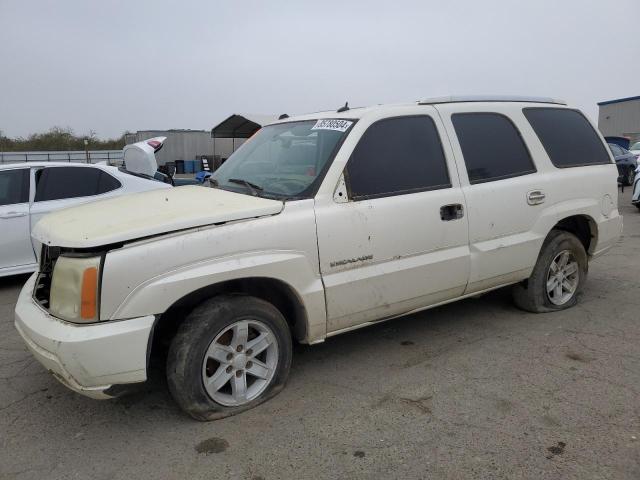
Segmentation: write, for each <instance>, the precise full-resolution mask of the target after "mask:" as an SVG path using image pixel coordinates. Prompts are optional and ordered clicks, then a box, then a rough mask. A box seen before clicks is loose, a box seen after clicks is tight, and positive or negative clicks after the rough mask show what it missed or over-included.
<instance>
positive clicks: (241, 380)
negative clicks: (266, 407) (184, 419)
mask: <svg viewBox="0 0 640 480" xmlns="http://www.w3.org/2000/svg"><path fill="white" fill-rule="evenodd" d="M291 343H292V342H291V334H290V332H289V328H288V326H287V322H286V320H285V319H284V317H283V316H282V314H281V313H280V311H279V310H278V309H276V308H275V307H274V306H273V305H271V304H270V303H267V302H265V301H263V300H260V299H258V298H254V297H248V296H240V295H237V296H221V297H216V298H213V299H211V300H208V301H206V302H204V303H203V304H201V305H200V306H198V307H196V309H194V310H193V312H191V314H189V316H188V317H187V318H186V319H185V321H184V323H183V324H182V325H181V326H180V328H179V329H178V332H177V334H176V336H175V337H174V339H173V341H172V343H171V347H170V348H169V355H168V358H167V380H168V384H169V390H170V391H171V394H172V395H173V397H174V399H175V400H176V402H177V403H178V404H179V405H180V407H181V408H182V409H183V410H184V411H185V412H186V413H188V414H189V415H191V416H192V417H194V418H196V419H198V420H215V419H217V418H222V417H226V416H229V415H234V414H236V413H239V412H242V411H244V410H247V409H249V408H252V407H254V406H256V405H258V404H260V403H262V402H263V401H265V400H267V399H268V398H270V397H272V396H273V395H275V394H276V393H278V392H279V391H280V390H281V389H282V388H283V387H284V385H285V382H286V380H287V377H288V375H289V368H290V366H291V350H292V347H291Z"/></svg>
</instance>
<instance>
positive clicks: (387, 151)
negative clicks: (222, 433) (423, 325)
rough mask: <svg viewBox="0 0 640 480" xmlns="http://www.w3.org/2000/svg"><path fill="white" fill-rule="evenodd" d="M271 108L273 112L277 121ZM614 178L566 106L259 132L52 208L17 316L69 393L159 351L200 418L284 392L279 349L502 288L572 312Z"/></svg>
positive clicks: (611, 225)
mask: <svg viewBox="0 0 640 480" xmlns="http://www.w3.org/2000/svg"><path fill="white" fill-rule="evenodd" d="M283 117H285V116H283ZM617 176H618V173H617V169H616V166H615V163H614V162H613V158H612V157H611V154H610V152H609V149H608V148H607V146H606V143H605V142H604V140H603V139H602V137H601V136H600V135H599V133H598V132H597V131H596V129H595V128H594V127H593V126H592V125H591V123H590V122H589V121H588V120H587V119H586V118H585V116H584V115H583V114H582V113H580V112H579V111H578V110H575V109H572V108H568V107H567V106H565V105H564V104H563V103H561V102H558V101H555V100H552V99H540V98H525V97H519V98H511V97H494V98H486V97H483V98H472V97H467V98H454V97H450V98H444V99H432V100H426V101H420V102H416V103H411V104H405V105H391V106H375V107H370V108H357V109H348V108H341V109H340V110H338V111H328V112H322V113H313V114H309V115H302V116H298V117H295V118H288V117H287V118H282V119H281V120H279V121H277V122H275V123H273V124H271V125H267V126H265V127H263V128H262V129H261V130H259V131H258V132H257V133H256V134H255V135H254V136H253V137H252V138H251V139H250V140H248V141H247V142H246V143H245V144H244V145H242V147H241V148H240V149H239V150H237V151H236V152H235V153H234V154H233V155H232V156H231V158H229V160H228V161H227V162H226V163H224V164H223V165H222V167H220V169H218V170H217V171H216V172H215V173H214V174H213V177H212V187H213V188H202V187H180V188H175V189H171V190H160V191H152V192H146V193H140V194H135V195H129V196H124V197H121V198H115V199H110V200H105V201H101V202H96V203H93V204H90V205H83V206H79V207H75V208H71V209H68V210H64V211H60V212H56V213H53V214H50V215H48V216H47V217H45V218H44V219H43V220H41V221H40V222H39V223H38V225H37V226H36V227H35V229H34V231H33V236H34V237H35V239H36V240H37V241H38V242H41V243H42V244H43V249H42V252H41V254H40V258H39V265H40V266H39V272H38V273H36V274H34V275H33V276H32V277H31V278H30V279H29V281H28V282H27V284H26V285H25V287H24V289H23V291H22V293H21V295H20V298H19V301H18V304H17V306H16V316H15V325H16V328H17V329H18V331H19V332H20V334H21V335H22V337H23V338H24V341H25V342H26V344H27V346H28V347H29V349H30V350H31V351H32V352H33V354H34V355H35V356H36V358H37V359H38V360H39V361H40V362H41V363H42V364H43V365H44V366H45V367H46V368H47V369H48V370H50V371H51V373H53V374H54V375H55V376H56V378H58V379H59V380H60V381H61V382H63V383H64V384H65V385H67V386H68V387H70V388H71V389H73V390H75V391H77V392H80V393H83V394H85V395H88V396H91V397H94V398H109V397H113V396H116V395H118V394H120V393H122V392H123V391H125V390H126V389H127V387H128V386H131V384H135V383H139V382H144V381H145V380H146V379H147V369H148V363H149V358H150V357H153V358H156V356H155V354H156V353H158V354H161V353H163V352H164V356H162V355H160V357H161V358H164V362H165V363H164V366H165V368H166V374H167V379H168V384H169V388H170V390H171V393H172V395H173V397H174V398H175V400H176V401H177V403H178V404H179V405H180V406H181V407H182V409H183V410H184V411H186V412H187V413H188V414H190V415H191V416H193V417H194V418H196V419H200V420H211V419H215V418H220V417H222V416H226V415H232V414H235V413H238V412H240V411H242V410H245V409H248V408H251V407H253V406H255V405H257V404H259V403H260V402H262V401H264V400H266V399H268V398H270V397H272V396H273V395H275V394H276V393H277V392H278V391H280V390H281V389H282V388H283V386H284V384H285V382H286V380H287V376H288V373H289V367H290V364H291V355H292V342H294V341H297V342H303V343H309V344H313V343H318V342H322V341H324V340H325V339H326V338H327V337H330V336H333V335H337V334H339V333H342V332H346V331H349V330H353V329H355V328H359V327H363V326H366V325H370V324H372V323H375V322H379V321H381V320H387V319H390V318H393V317H398V316H401V315H405V314H407V313H411V312H416V311H419V310H423V309H426V308H430V307H433V306H436V305H442V304H444V303H447V302H452V301H455V300H458V299H461V298H465V297H468V296H471V295H478V294H480V293H483V292H487V291H489V290H492V289H496V288H500V287H504V286H507V285H512V286H513V287H512V288H513V294H514V299H515V303H516V304H517V305H518V306H519V307H521V308H523V309H525V310H528V311H530V312H549V311H555V310H562V309H565V308H568V307H571V306H573V305H575V303H576V301H577V300H578V295H579V293H580V290H581V288H582V287H583V285H584V282H585V281H586V277H587V269H588V261H589V260H590V259H591V258H594V257H596V256H597V255H600V254H602V253H603V252H605V251H606V250H607V249H609V248H610V247H611V246H612V245H613V244H614V243H615V242H616V240H617V239H618V238H619V236H620V234H621V230H622V218H621V216H620V215H619V214H618V209H617V186H616V179H617Z"/></svg>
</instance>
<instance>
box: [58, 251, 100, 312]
mask: <svg viewBox="0 0 640 480" xmlns="http://www.w3.org/2000/svg"><path fill="white" fill-rule="evenodd" d="M100 260H101V257H89V258H83V257H67V256H64V255H61V256H60V257H58V260H57V261H56V264H55V267H54V268H53V277H52V279H51V294H50V300H51V302H50V305H51V306H50V307H49V311H50V312H51V314H52V315H55V316H56V317H59V318H61V319H63V320H67V321H69V322H76V323H91V322H97V321H98V320H99V312H98V287H99V278H100Z"/></svg>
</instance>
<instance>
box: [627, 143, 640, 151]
mask: <svg viewBox="0 0 640 480" xmlns="http://www.w3.org/2000/svg"><path fill="white" fill-rule="evenodd" d="M629 150H640V142H636V143H634V144H633V145H631V147H629Z"/></svg>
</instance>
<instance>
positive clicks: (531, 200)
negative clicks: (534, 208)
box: [527, 190, 547, 205]
mask: <svg viewBox="0 0 640 480" xmlns="http://www.w3.org/2000/svg"><path fill="white" fill-rule="evenodd" d="M545 198H547V196H546V195H545V194H544V192H542V191H541V190H531V191H530V192H528V193H527V203H528V204H529V205H540V204H541V203H544V199H545Z"/></svg>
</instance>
